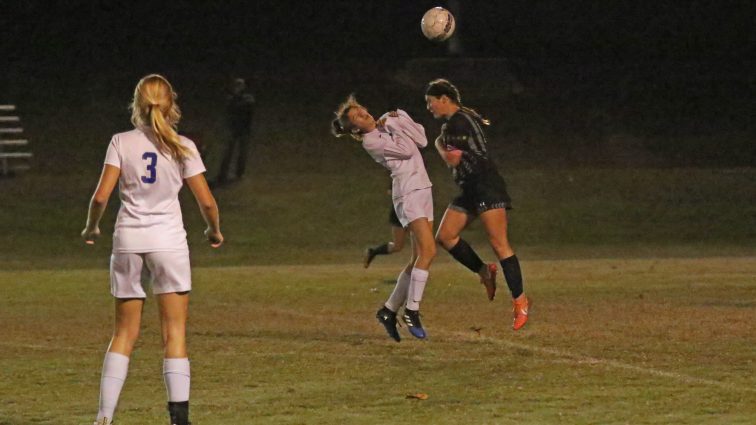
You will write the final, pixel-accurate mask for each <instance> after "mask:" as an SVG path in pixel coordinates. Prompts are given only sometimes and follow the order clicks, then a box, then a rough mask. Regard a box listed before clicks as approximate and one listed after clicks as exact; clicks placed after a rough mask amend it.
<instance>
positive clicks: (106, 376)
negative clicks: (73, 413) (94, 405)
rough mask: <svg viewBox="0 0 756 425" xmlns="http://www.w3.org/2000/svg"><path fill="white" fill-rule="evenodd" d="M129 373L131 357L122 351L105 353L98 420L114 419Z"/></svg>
mask: <svg viewBox="0 0 756 425" xmlns="http://www.w3.org/2000/svg"><path fill="white" fill-rule="evenodd" d="M128 373H129V358H128V357H126V356H124V355H123V354H120V353H110V352H108V353H105V360H104V361H103V363H102V378H101V379H100V409H99V411H98V412H97V420H100V419H102V418H108V419H113V414H114V412H115V409H116V406H118V397H120V396H121V389H122V388H123V383H124V382H125V381H126V375H127V374H128Z"/></svg>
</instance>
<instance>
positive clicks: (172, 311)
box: [146, 251, 191, 425]
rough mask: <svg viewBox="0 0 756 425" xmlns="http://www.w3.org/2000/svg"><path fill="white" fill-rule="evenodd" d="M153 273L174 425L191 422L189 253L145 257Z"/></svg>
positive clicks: (157, 254) (155, 253)
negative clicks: (188, 328) (188, 339)
mask: <svg viewBox="0 0 756 425" xmlns="http://www.w3.org/2000/svg"><path fill="white" fill-rule="evenodd" d="M146 260H147V265H148V266H149V268H150V270H151V271H152V274H153V279H154V282H153V291H154V292H155V295H156V297H157V300H158V311H159V313H160V327H161V331H162V336H163V349H164V359H163V379H164V381H165V387H166V390H167V392H168V412H169V414H170V417H171V424H175V425H186V424H187V423H188V421H189V388H190V381H191V373H190V367H189V357H188V355H187V349H186V322H187V319H188V316H189V291H190V290H191V269H190V265H189V253H188V252H186V251H178V252H154V253H150V254H148V255H147V257H146Z"/></svg>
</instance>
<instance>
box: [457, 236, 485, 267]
mask: <svg viewBox="0 0 756 425" xmlns="http://www.w3.org/2000/svg"><path fill="white" fill-rule="evenodd" d="M449 254H451V256H452V257H454V259H455V260H457V261H459V262H460V263H462V265H463V266H465V267H467V268H468V269H470V271H472V272H473V273H478V272H480V269H481V268H483V260H481V259H480V257H479V256H478V254H476V253H475V250H473V249H472V247H471V246H470V245H469V244H468V243H467V242H465V240H464V239H462V238H459V242H457V244H456V245H454V247H453V248H452V249H450V250H449Z"/></svg>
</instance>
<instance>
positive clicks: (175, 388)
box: [163, 358, 191, 401]
mask: <svg viewBox="0 0 756 425" xmlns="http://www.w3.org/2000/svg"><path fill="white" fill-rule="evenodd" d="M190 376H191V375H190V373H189V359H187V358H183V359H164V360H163V378H164V380H165V389H166V390H168V401H188V400H189V381H190Z"/></svg>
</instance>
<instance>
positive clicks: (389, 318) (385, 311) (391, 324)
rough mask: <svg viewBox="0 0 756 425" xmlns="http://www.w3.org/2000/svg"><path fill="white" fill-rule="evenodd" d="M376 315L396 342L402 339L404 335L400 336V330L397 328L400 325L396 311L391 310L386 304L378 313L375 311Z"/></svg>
mask: <svg viewBox="0 0 756 425" xmlns="http://www.w3.org/2000/svg"><path fill="white" fill-rule="evenodd" d="M375 317H376V318H377V319H378V321H379V322H380V323H381V324H382V325H383V327H384V328H386V332H387V333H388V335H389V336H390V337H391V339H393V340H394V341H396V342H399V341H401V340H402V337H401V336H399V330H398V329H397V328H396V327H397V325H398V323H397V322H396V313H394V312H393V311H391V310H389V308H388V307H386V306H384V307H382V308H381V309H380V310H378V312H377V313H375Z"/></svg>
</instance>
